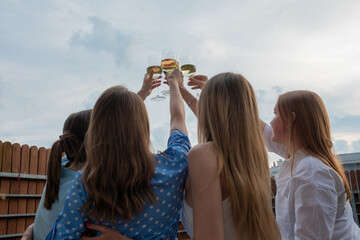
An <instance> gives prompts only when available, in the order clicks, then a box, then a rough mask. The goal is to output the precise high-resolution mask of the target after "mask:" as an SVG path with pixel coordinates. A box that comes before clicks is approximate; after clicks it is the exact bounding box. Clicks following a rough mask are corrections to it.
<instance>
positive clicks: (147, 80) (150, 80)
mask: <svg viewBox="0 0 360 240" xmlns="http://www.w3.org/2000/svg"><path fill="white" fill-rule="evenodd" d="M160 85H161V80H157V79H154V71H153V70H151V72H150V74H148V73H146V74H145V76H144V80H143V85H142V87H141V89H140V91H139V92H138V95H139V96H140V97H141V98H142V99H143V100H145V98H146V97H147V96H149V95H150V94H151V92H152V90H153V89H154V88H157V87H159V86H160Z"/></svg>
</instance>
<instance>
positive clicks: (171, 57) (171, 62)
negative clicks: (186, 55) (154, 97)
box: [161, 48, 179, 96]
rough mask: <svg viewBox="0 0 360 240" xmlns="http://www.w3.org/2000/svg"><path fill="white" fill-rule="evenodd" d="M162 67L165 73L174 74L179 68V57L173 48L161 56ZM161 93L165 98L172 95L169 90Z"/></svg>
mask: <svg viewBox="0 0 360 240" xmlns="http://www.w3.org/2000/svg"><path fill="white" fill-rule="evenodd" d="M161 67H162V70H163V71H165V72H172V71H174V70H175V69H176V68H179V57H178V54H177V53H176V51H175V50H174V49H172V48H168V49H164V50H163V51H162V54H161ZM161 93H162V94H163V95H165V96H168V95H170V91H169V90H163V91H161Z"/></svg>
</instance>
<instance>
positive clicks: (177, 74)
mask: <svg viewBox="0 0 360 240" xmlns="http://www.w3.org/2000/svg"><path fill="white" fill-rule="evenodd" d="M166 80H167V84H172V83H175V84H178V86H180V85H182V84H183V82H184V77H183V74H182V72H181V71H180V70H179V69H175V70H174V71H172V72H171V73H168V74H167V76H166Z"/></svg>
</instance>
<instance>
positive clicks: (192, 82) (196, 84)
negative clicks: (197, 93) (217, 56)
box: [187, 75, 208, 89]
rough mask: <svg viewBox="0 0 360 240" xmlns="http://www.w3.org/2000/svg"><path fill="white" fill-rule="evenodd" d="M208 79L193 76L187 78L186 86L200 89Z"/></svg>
mask: <svg viewBox="0 0 360 240" xmlns="http://www.w3.org/2000/svg"><path fill="white" fill-rule="evenodd" d="M207 80H208V77H207V76H205V75H195V76H193V77H190V78H189V82H188V84H187V85H188V86H191V89H202V88H203V87H204V85H205V83H206V82H207Z"/></svg>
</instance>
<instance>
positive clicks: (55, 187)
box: [44, 110, 91, 210]
mask: <svg viewBox="0 0 360 240" xmlns="http://www.w3.org/2000/svg"><path fill="white" fill-rule="evenodd" d="M90 116H91V110H85V111H81V112H77V113H73V114H71V115H70V116H69V117H68V118H67V119H66V121H65V123H64V127H63V135H61V136H60V139H59V140H57V141H55V142H54V143H53V145H52V147H51V152H50V157H49V161H48V170H47V180H46V190H45V201H44V207H45V208H46V209H48V210H50V209H51V206H52V204H53V203H54V202H55V201H56V200H59V187H60V177H61V158H62V155H63V153H65V154H66V156H67V158H68V160H69V162H71V163H75V162H80V163H83V162H85V161H86V153H85V146H84V139H85V134H86V131H87V129H88V127H89V123H90Z"/></svg>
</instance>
